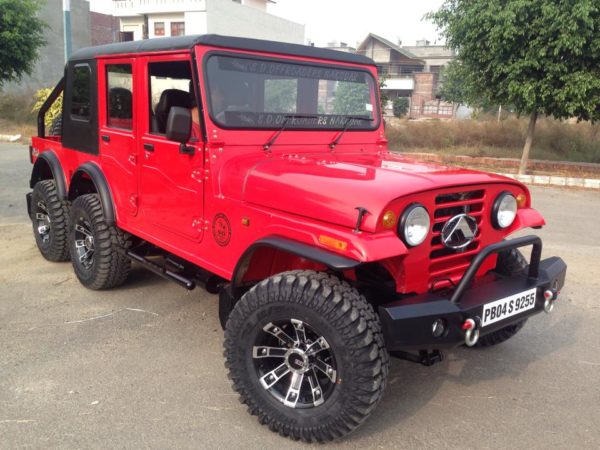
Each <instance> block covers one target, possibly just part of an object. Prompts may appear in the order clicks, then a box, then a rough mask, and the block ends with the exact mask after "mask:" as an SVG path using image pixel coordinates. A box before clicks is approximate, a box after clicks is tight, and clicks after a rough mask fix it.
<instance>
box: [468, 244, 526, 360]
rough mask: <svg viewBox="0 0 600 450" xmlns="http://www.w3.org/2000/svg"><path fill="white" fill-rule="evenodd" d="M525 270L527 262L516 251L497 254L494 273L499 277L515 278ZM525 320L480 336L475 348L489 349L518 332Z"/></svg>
mask: <svg viewBox="0 0 600 450" xmlns="http://www.w3.org/2000/svg"><path fill="white" fill-rule="evenodd" d="M526 269H527V260H526V259H525V257H524V256H523V255H522V254H521V252H520V251H519V250H517V249H512V250H510V251H506V252H502V253H499V254H498V262H497V263H496V269H495V271H496V272H497V273H499V274H501V275H506V276H515V275H520V274H522V273H523V272H525V270H526ZM525 322H527V319H523V320H521V321H519V322H517V323H514V324H512V325H508V326H507V327H504V328H501V329H500V330H498V331H494V332H493V333H490V334H486V335H485V336H482V337H481V338H479V340H478V341H477V344H475V347H480V348H481V347H491V346H493V345H498V344H500V343H502V342H504V341H506V340H508V339H510V338H511V337H513V336H514V335H515V334H517V333H518V332H519V330H520V329H521V328H523V326H524V325H525Z"/></svg>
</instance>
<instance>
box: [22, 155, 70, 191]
mask: <svg viewBox="0 0 600 450" xmlns="http://www.w3.org/2000/svg"><path fill="white" fill-rule="evenodd" d="M44 165H47V166H48V168H49V169H50V173H51V174H52V178H54V183H55V184H56V193H57V195H58V198H59V199H60V200H66V199H67V184H66V183H65V173H64V172H63V169H62V166H61V165H60V161H59V159H58V156H56V154H55V153H54V152H53V151H52V150H46V151H45V152H42V153H40V155H39V156H38V157H37V160H36V161H35V164H34V165H33V170H32V171H31V178H30V180H29V187H30V188H32V189H33V187H34V186H35V184H36V183H37V182H38V181H42V180H46V179H48V177H46V176H44V173H43V171H44Z"/></svg>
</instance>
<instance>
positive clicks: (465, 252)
mask: <svg viewBox="0 0 600 450" xmlns="http://www.w3.org/2000/svg"><path fill="white" fill-rule="evenodd" d="M484 200H485V190H484V189H477V190H472V191H460V192H453V193H444V194H439V195H438V196H436V198H435V210H434V214H433V217H434V221H433V234H432V238H431V247H430V254H429V258H430V265H429V281H430V286H432V285H433V284H435V283H436V281H437V280H439V279H449V280H454V279H456V278H460V277H461V276H462V274H463V273H464V271H465V270H466V268H467V267H469V264H470V262H471V260H472V259H473V257H474V256H475V255H476V254H477V253H478V252H479V250H480V240H481V232H482V229H485V224H484V220H483V214H484ZM458 214H468V215H469V216H471V217H473V218H475V220H476V221H477V228H478V231H477V234H476V235H475V238H474V239H473V241H472V242H471V243H470V244H469V245H468V246H467V247H465V248H462V249H459V250H455V249H451V248H448V247H446V246H445V245H444V244H442V240H441V233H442V228H443V227H444V224H445V223H446V222H447V221H448V220H449V219H450V218H452V217H454V216H456V215H458Z"/></svg>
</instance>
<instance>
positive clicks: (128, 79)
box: [106, 64, 133, 130]
mask: <svg viewBox="0 0 600 450" xmlns="http://www.w3.org/2000/svg"><path fill="white" fill-rule="evenodd" d="M106 87H107V89H108V104H107V109H108V111H107V121H106V122H107V125H108V126H109V127H114V128H123V129H125V130H131V129H132V124H133V96H132V90H133V81H132V72H131V64H110V65H107V66H106Z"/></svg>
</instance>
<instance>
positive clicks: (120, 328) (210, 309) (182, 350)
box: [0, 144, 600, 449]
mask: <svg viewBox="0 0 600 450" xmlns="http://www.w3.org/2000/svg"><path fill="white" fill-rule="evenodd" d="M29 171H30V165H29V161H28V155H27V147H25V146H21V145H13V144H1V145H0V285H1V286H2V287H1V289H0V448H47V447H52V448H69V449H71V448H261V449H262V448H276V447H285V448H306V447H308V446H306V445H304V444H301V443H294V442H291V441H288V440H287V439H284V438H281V437H279V436H278V435H276V434H274V433H272V432H270V431H269V430H268V429H267V428H266V427H264V426H261V425H259V424H258V422H257V420H256V418H255V417H252V416H250V415H248V414H247V413H246V410H245V408H244V406H243V405H241V404H240V403H239V402H238V400H237V396H236V395H235V394H234V393H233V391H232V389H231V387H230V384H229V381H228V380H227V376H226V371H225V368H224V366H223V357H222V341H223V333H222V331H221V329H220V326H219V323H218V318H217V301H216V296H213V295H210V294H207V293H205V292H203V291H200V290H196V291H192V292H187V291H185V290H183V289H182V288H180V287H178V286H176V285H174V284H171V283H169V282H167V281H164V280H162V279H160V278H158V277H156V276H154V275H152V274H150V273H148V272H146V271H144V270H143V269H140V268H137V269H134V271H133V273H132V276H131V278H130V280H129V281H128V282H127V284H126V285H125V286H123V287H122V288H118V289H116V290H112V291H107V292H94V291H90V290H87V289H85V288H84V287H82V286H81V285H80V284H79V283H78V281H77V280H76V278H75V276H74V274H73V271H72V268H71V265H70V263H60V264H57V263H50V262H47V261H46V260H44V259H43V258H42V256H41V255H40V254H39V253H38V251H37V248H36V246H35V242H34V239H33V236H32V232H31V225H30V223H29V221H28V218H27V216H26V213H25V205H24V203H25V193H26V192H27V191H28V186H27V185H28V180H29ZM532 192H533V195H534V206H536V207H537V208H538V209H539V210H540V211H541V212H542V213H543V214H544V216H545V217H546V219H547V222H548V226H547V227H545V228H544V229H543V230H540V231H539V232H538V233H539V234H540V235H541V236H542V238H543V239H544V255H545V256H550V255H559V256H562V257H563V258H564V259H565V260H566V262H567V264H568V265H569V269H568V274H567V286H566V288H565V289H564V290H563V292H562V296H561V299H560V300H559V302H558V304H557V307H556V308H555V312H554V313H552V314H551V315H538V316H536V317H534V318H533V319H531V320H530V321H529V322H528V324H527V326H526V327H525V328H524V329H523V330H522V331H521V332H520V333H519V334H518V335H517V336H515V337H514V338H513V339H511V340H510V341H508V342H506V343H504V344H502V345H499V346H497V347H495V348H490V349H487V350H470V349H466V348H459V349H456V350H455V351H452V352H451V353H449V354H448V355H447V359H446V360H445V361H444V362H443V363H441V364H437V365H435V366H433V367H429V368H427V367H423V366H419V365H416V364H412V363H409V362H406V361H400V360H392V363H391V373H390V378H389V386H388V389H387V391H386V393H385V397H384V399H383V400H382V402H381V403H380V404H379V406H378V408H377V409H376V410H375V412H374V413H373V415H372V416H371V417H370V418H369V420H368V421H367V422H366V423H365V424H364V425H363V426H362V427H361V428H359V429H358V430H357V431H356V432H355V433H353V434H351V435H350V436H349V437H347V438H345V439H344V440H342V441H339V442H336V443H334V444H331V446H332V447H338V448H366V447H368V448H387V447H397V448H401V447H402V448H436V449H437V448H473V449H482V448H502V449H504V448H519V449H520V448H540V449H541V448H544V449H545V448H550V447H552V448H598V446H599V445H600V427H599V424H600V351H599V350H600V345H599V344H600V332H599V330H600V307H599V306H598V305H599V301H598V298H597V297H598V294H597V293H598V291H600V263H599V256H600V226H599V225H598V222H599V220H600V196H599V194H598V193H597V192H591V191H577V190H563V189H555V188H533V189H532ZM317 447H318V446H317Z"/></svg>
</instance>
